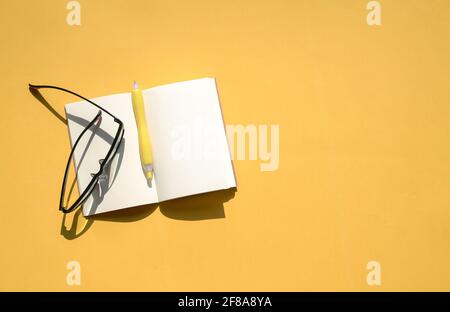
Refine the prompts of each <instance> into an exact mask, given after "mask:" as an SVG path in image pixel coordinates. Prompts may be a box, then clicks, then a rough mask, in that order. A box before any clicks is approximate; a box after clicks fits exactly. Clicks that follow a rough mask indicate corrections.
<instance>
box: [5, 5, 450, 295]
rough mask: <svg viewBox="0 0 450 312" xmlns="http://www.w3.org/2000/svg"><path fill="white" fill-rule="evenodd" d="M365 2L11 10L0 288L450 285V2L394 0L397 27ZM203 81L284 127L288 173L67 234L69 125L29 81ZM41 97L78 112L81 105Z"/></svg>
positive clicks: (106, 86) (254, 116)
mask: <svg viewBox="0 0 450 312" xmlns="http://www.w3.org/2000/svg"><path fill="white" fill-rule="evenodd" d="M367 2H368V1H363V0H345V1H344V0H340V1H337V0H334V1H332V0H314V1H313V0H310V1H301V0H292V1H279V0H277V1H275V0H273V1H268V0H255V1H242V0H227V1H215V0H214V1H211V0H202V1H200V0H192V1H181V0H179V1H171V0H160V1H129V0H123V1H122V0H121V1H119V0H117V1H110V0H108V1H107V0H95V1H86V0H83V1H80V3H81V26H68V25H67V24H66V15H67V12H68V11H67V10H66V3H67V1H56V0H52V1H50V0H46V1H6V0H1V1H0V26H1V27H0V32H1V42H2V47H1V49H0V56H1V57H0V64H1V66H0V68H1V72H2V73H1V78H0V79H1V86H2V92H1V93H0V97H1V105H0V127H1V131H0V139H1V146H2V152H1V154H0V172H1V179H0V195H1V199H2V205H1V206H2V209H1V210H2V212H1V218H0V229H1V232H0V244H1V247H2V251H1V257H0V289H1V290H63V291H78V290H85V291H89V290H163V291H165V290H174V291H178V290H179V291H185V290H214V291H215V290H256V291H258V290H277V291H278V290H280V291H281V290H286V291H303V290H325V291H328V290H362V291H378V290H386V291H390V290H405V291H408V290H447V291H449V290H450V266H449V265H448V264H449V261H450V243H449V242H450V178H449V177H450V145H449V144H450V142H449V139H450V136H449V135H450V122H449V121H450V105H449V103H450V96H449V94H450V93H449V85H448V83H449V65H450V61H449V51H450V50H449V49H450V36H449V35H450V33H449V32H450V1H447V0H442V1H438V0H435V1H431V0H427V1H423V0H391V1H385V0H384V1H381V3H382V25H381V26H379V27H369V26H368V25H367V23H366V15H367V10H366V4H367ZM204 76H214V77H216V78H217V82H218V86H219V89H220V95H221V101H222V105H223V111H224V117H225V121H226V123H228V124H242V125H247V124H255V125H259V124H279V125H280V167H279V170H278V171H274V172H261V171H260V170H259V165H260V163H259V161H250V160H242V161H235V169H236V174H237V179H238V183H239V188H238V192H237V193H236V194H234V198H231V199H230V198H229V197H230V196H228V195H229V194H226V195H227V196H228V197H227V196H224V198H223V200H224V201H225V200H227V199H228V200H227V201H226V202H225V203H224V208H223V210H222V211H221V209H222V208H221V204H220V203H219V204H218V203H217V202H216V201H217V197H218V196H216V197H213V198H210V197H205V198H202V197H200V198H198V197H197V198H193V199H189V200H187V201H183V200H181V201H176V202H174V203H170V204H166V205H163V206H161V207H155V206H150V207H143V208H139V209H138V210H136V211H135V212H134V213H127V214H119V215H113V216H107V217H103V218H99V219H95V220H93V221H92V220H91V221H89V224H88V228H87V230H86V231H85V232H84V233H82V235H81V236H79V237H76V238H74V237H75V236H77V235H76V234H74V233H73V232H74V230H73V229H72V230H71V229H70V224H72V221H71V220H72V218H73V215H70V216H68V217H67V219H66V220H64V221H65V222H66V224H67V227H68V229H67V230H66V231H62V232H63V234H64V235H61V222H62V221H63V216H62V214H61V213H60V212H59V211H58V201H59V193H60V183H61V180H62V175H63V172H64V166H65V163H66V158H67V156H68V153H69V138H68V133H67V128H66V125H65V124H64V123H63V122H62V121H61V120H60V119H59V118H56V117H55V115H53V114H52V113H51V112H50V111H49V110H48V109H47V108H46V107H45V106H44V105H42V104H41V103H40V102H39V101H38V100H37V99H35V98H34V97H33V96H32V95H31V94H30V93H29V92H28V89H27V83H28V82H34V83H42V84H44V83H47V84H54V85H58V86H63V87H67V88H70V89H72V90H75V91H78V92H80V93H81V94H82V95H84V96H88V97H95V96H101V95H107V94H111V93H115V92H127V91H129V89H130V82H131V81H132V80H134V79H136V80H137V81H139V83H140V84H141V85H142V87H145V88H148V87H151V86H155V85H160V84H164V83H169V82H174V81H181V80H188V79H193V78H199V77H204ZM43 93H44V95H45V98H46V99H47V101H48V103H49V104H51V105H52V106H53V107H54V108H55V110H56V112H58V113H59V114H62V115H63V116H64V112H63V105H64V104H65V103H67V102H71V101H72V102H73V101H74V100H76V98H73V97H70V96H67V95H64V94H60V93H57V92H51V91H49V92H43ZM30 138H31V139H30ZM125 195H126V194H124V196H125ZM221 214H223V215H224V216H225V217H224V218H220V216H221ZM75 218H76V219H77V220H75V221H77V222H78V223H79V224H78V225H79V226H82V225H83V223H84V222H85V220H84V219H83V218H82V217H81V216H79V215H77V216H76V217H75ZM70 238H74V239H70ZM71 260H76V261H78V262H79V263H80V265H81V285H80V286H72V287H70V286H68V285H67V284H66V275H67V273H68V270H67V269H66V265H67V263H68V262H69V261H71ZM371 260H375V261H379V263H380V264H381V270H382V285H381V286H379V287H376V286H375V287H374V286H372V287H370V286H368V285H367V284H366V275H367V273H368V271H367V270H366V264H367V263H368V262H369V261H371Z"/></svg>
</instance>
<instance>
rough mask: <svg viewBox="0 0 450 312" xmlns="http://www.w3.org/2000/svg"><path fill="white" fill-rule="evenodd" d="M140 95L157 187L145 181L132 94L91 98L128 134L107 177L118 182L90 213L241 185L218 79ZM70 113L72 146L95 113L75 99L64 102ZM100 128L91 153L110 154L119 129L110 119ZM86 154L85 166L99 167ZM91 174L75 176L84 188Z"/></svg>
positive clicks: (92, 203)
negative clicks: (109, 151) (216, 81)
mask: <svg viewBox="0 0 450 312" xmlns="http://www.w3.org/2000/svg"><path fill="white" fill-rule="evenodd" d="M142 93H143V97H144V102H145V115H146V119H147V123H148V129H149V136H150V139H151V142H152V145H153V160H154V164H153V167H154V178H153V181H152V185H151V186H149V185H148V184H147V180H146V179H145V176H144V174H143V172H142V167H141V162H140V157H139V145H138V138H137V128H136V122H135V119H134V113H133V107H132V103H131V94H130V93H120V94H114V95H109V96H103V97H99V98H94V99H92V100H93V101H94V102H95V103H97V104H99V105H100V106H102V107H104V108H105V109H107V110H109V111H110V112H111V113H112V114H114V115H115V116H117V117H118V118H119V119H120V120H122V122H123V123H124V129H125V133H124V139H123V142H122V144H121V147H120V149H119V153H118V155H117V157H115V159H114V161H113V163H112V165H111V170H110V172H111V173H110V175H114V177H113V178H110V179H109V181H108V182H107V184H108V185H107V186H106V187H105V188H104V189H105V190H102V192H104V195H102V196H101V197H100V196H94V195H91V196H90V197H89V199H88V200H87V201H86V202H85V203H84V205H83V214H84V215H85V216H88V215H94V214H98V213H103V212H108V211H113V210H118V209H124V208H130V207H134V206H139V205H145V204H151V203H158V202H161V201H165V200H170V199H174V198H179V197H184V196H189V195H194V194H200V193H206V192H211V191H216V190H222V189H228V188H233V187H236V179H235V176H234V171H233V165H232V162H231V157H230V152H229V147H228V142H227V138H226V133H225V128H224V123H223V118H222V112H221V108H220V102H219V97H218V92H217V88H216V83H215V79H214V78H202V79H196V80H191V81H185V82H178V83H172V84H168V85H163V86H159V87H153V88H150V89H146V90H143V91H142ZM65 110H66V116H67V120H68V128H69V135H70V141H71V144H72V145H73V143H74V142H75V140H76V138H77V137H78V136H79V134H80V133H81V131H83V129H84V128H85V126H86V124H87V123H88V122H89V121H90V120H92V119H93V117H94V116H95V115H96V114H97V112H98V109H97V108H96V107H94V106H93V105H91V104H89V103H87V102H77V103H71V104H67V105H66V106H65ZM99 128H100V129H98V131H96V132H97V133H98V135H95V136H93V138H92V141H91V142H90V146H89V148H90V149H91V148H92V149H94V150H95V149H99V150H105V149H107V147H108V144H110V142H109V143H108V141H110V140H108V138H105V136H107V135H108V134H111V135H112V136H114V134H115V131H116V129H117V124H116V123H115V122H114V121H113V120H112V118H106V117H105V118H103V119H102V122H101V124H100V126H99ZM102 134H103V135H102ZM87 155H88V154H87V153H85V156H84V157H85V158H83V162H84V163H89V162H91V163H93V162H98V159H97V158H96V157H95V158H94V157H92V159H89V156H87ZM90 155H92V153H91V154H90ZM81 157H82V151H81V150H80V151H77V150H76V151H75V153H74V163H75V166H76V167H77V164H78V163H79V162H80V159H81ZM86 157H87V158H86ZM77 170H82V168H81V167H80V168H77ZM88 176H89V175H87V174H83V175H82V174H78V175H77V183H78V186H79V189H81V190H82V189H85V188H86V186H87V184H88V183H89V181H90V179H89V178H88Z"/></svg>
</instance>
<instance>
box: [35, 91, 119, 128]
mask: <svg viewBox="0 0 450 312" xmlns="http://www.w3.org/2000/svg"><path fill="white" fill-rule="evenodd" d="M28 87H30V88H32V89H36V90H37V89H55V90H60V91H63V92H67V93H70V94H72V95H75V96H77V97H79V98H80V99H83V100H85V101H87V102H89V103H91V104H92V105H94V106H95V107H97V108H98V109H101V110H102V111H104V112H105V113H107V114H108V115H109V116H111V117H112V118H114V121H115V122H118V123H119V124H122V121H121V120H120V119H119V118H117V117H116V116H114V115H113V114H111V113H110V112H108V111H107V110H106V109H104V108H103V107H101V106H99V105H97V104H95V103H94V102H92V101H91V100H89V99H87V98H85V97H84V96H82V95H79V94H78V93H75V92H73V91H70V90H67V89H64V88H61V87H56V86H50V85H33V84H31V83H29V84H28Z"/></svg>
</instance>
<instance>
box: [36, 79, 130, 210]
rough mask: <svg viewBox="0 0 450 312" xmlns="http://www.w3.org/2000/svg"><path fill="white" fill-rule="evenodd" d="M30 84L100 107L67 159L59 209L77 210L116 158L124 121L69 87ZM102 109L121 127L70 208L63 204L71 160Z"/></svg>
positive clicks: (99, 117)
mask: <svg viewBox="0 0 450 312" xmlns="http://www.w3.org/2000/svg"><path fill="white" fill-rule="evenodd" d="M28 86H29V88H31V89H34V90H38V89H55V90H59V91H63V92H66V93H69V94H72V95H74V96H76V97H79V98H81V99H83V100H85V101H86V102H88V103H90V104H92V105H94V106H95V107H97V108H98V109H100V110H99V112H98V113H97V115H96V116H95V117H94V119H92V121H91V122H90V123H89V124H88V125H87V126H86V127H85V128H84V129H83V131H82V132H81V133H80V135H79V136H78V138H77V140H76V141H75V143H74V145H73V146H72V149H71V151H70V155H69V159H68V160H67V164H66V170H65V172H64V179H63V183H62V187H61V196H60V200H59V210H60V211H62V212H63V213H70V212H72V211H73V210H75V209H76V208H78V207H79V206H81V205H82V204H84V202H85V201H86V200H87V199H88V197H89V196H90V195H91V194H92V192H93V191H94V189H95V187H96V186H97V183H98V180H99V178H100V176H101V175H102V174H103V171H104V169H105V167H106V166H107V165H108V164H109V162H111V161H112V160H113V159H114V157H115V155H116V154H117V152H118V150H119V147H120V145H121V144H122V139H123V135H124V133H125V129H124V126H123V122H122V121H121V120H120V119H119V118H117V117H116V116H114V115H113V114H112V113H110V112H109V111H108V110H106V109H104V108H103V107H101V106H100V105H98V104H96V103H94V102H93V101H91V100H89V99H87V98H85V97H84V96H81V95H79V94H77V93H75V92H73V91H70V90H68V89H65V88H61V87H57V86H52V85H33V84H28ZM102 111H103V112H105V113H106V114H108V115H109V116H111V117H112V118H113V119H114V122H116V123H118V125H119V128H118V129H117V132H116V134H115V136H114V140H113V142H112V144H111V147H110V148H109V150H108V152H107V153H106V156H105V158H103V159H99V164H100V169H99V171H98V172H97V173H96V174H94V175H93V176H92V179H91V181H90V182H89V184H88V186H87V187H86V189H85V190H84V191H83V192H82V193H81V194H80V195H79V196H78V198H77V200H76V201H75V202H74V203H73V204H72V205H70V207H69V208H67V207H65V205H64V204H63V201H64V195H65V193H66V184H67V174H68V171H69V167H70V161H71V160H72V157H73V153H74V151H75V148H76V147H77V145H78V143H79V141H80V139H81V138H82V137H83V135H84V134H85V133H86V131H87V130H89V128H90V127H92V126H93V125H94V123H95V122H96V121H98V120H101V114H102ZM116 145H117V147H116ZM115 147H116V148H115ZM114 148H115V152H114V155H112V152H113V150H114ZM102 160H103V161H102Z"/></svg>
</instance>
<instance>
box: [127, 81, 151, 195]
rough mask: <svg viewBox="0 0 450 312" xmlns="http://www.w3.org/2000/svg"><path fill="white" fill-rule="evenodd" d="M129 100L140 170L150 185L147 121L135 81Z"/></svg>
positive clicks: (139, 91) (149, 147)
mask: <svg viewBox="0 0 450 312" xmlns="http://www.w3.org/2000/svg"><path fill="white" fill-rule="evenodd" d="M131 100H132V103H133V111H134V118H135V119H136V126H137V131H138V139H139V154H140V155H141V163H142V170H143V171H144V175H145V178H146V179H147V182H148V184H149V185H150V186H151V181H152V178H153V156H152V144H151V142H150V138H149V136H148V129H147V122H146V120H145V111H144V98H143V96H142V91H141V89H139V86H138V84H137V83H136V81H135V82H133V90H132V91H131Z"/></svg>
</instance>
